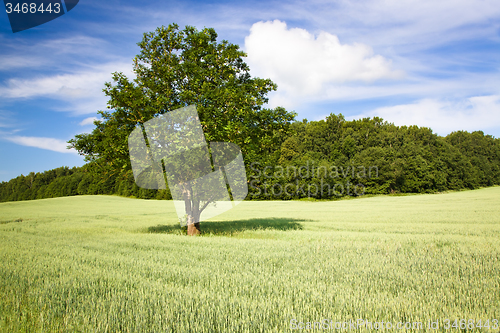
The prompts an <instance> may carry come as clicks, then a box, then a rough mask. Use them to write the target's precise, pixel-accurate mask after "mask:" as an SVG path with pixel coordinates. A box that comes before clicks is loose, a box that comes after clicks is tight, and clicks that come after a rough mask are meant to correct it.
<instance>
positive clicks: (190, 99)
mask: <svg viewBox="0 0 500 333" xmlns="http://www.w3.org/2000/svg"><path fill="white" fill-rule="evenodd" d="M138 45H139V47H140V49H141V52H140V53H139V54H138V55H137V56H136V57H135V58H134V59H133V71H134V73H135V78H133V79H129V78H128V77H127V76H126V75H125V74H123V73H121V72H115V73H113V82H107V83H105V89H104V90H103V91H104V93H105V94H106V96H108V97H109V101H108V109H110V111H98V113H99V114H100V115H101V119H100V120H98V121H96V122H95V125H96V128H95V129H94V131H93V132H92V133H90V134H79V135H76V136H75V138H74V139H72V140H70V141H69V144H70V146H69V147H72V148H75V149H76V150H77V151H78V152H79V153H80V154H81V155H84V156H85V158H86V160H87V161H88V162H91V163H94V164H95V165H96V168H97V170H99V173H100V174H103V175H104V174H106V175H108V176H111V175H115V174H116V173H117V172H118V173H119V172H122V171H123V170H130V162H129V155H128V149H127V137H128V135H129V134H130V133H131V132H132V130H133V129H134V128H135V127H136V126H137V125H139V124H143V123H144V122H146V121H148V120H150V119H152V118H153V117H156V116H158V115H161V114H164V113H166V112H169V111H171V110H174V109H178V108H181V107H185V106H188V105H196V108H197V110H198V113H199V116H200V121H201V124H202V126H203V131H204V133H205V136H206V139H207V141H225V142H232V143H235V144H238V145H239V146H240V147H241V148H242V150H243V153H244V156H245V158H247V159H255V158H258V157H259V156H262V153H263V152H269V151H274V150H275V149H274V148H275V146H276V145H279V144H281V142H280V134H282V133H284V132H285V131H286V129H287V127H288V126H289V124H290V122H291V121H293V120H294V118H295V114H294V113H292V112H288V111H286V110H285V109H284V108H279V107H278V108H275V109H264V108H263V107H262V106H263V105H264V104H265V103H267V101H268V99H267V97H266V96H267V94H268V93H269V92H270V91H273V90H276V88H277V86H276V84H274V83H273V82H272V81H271V80H270V79H261V78H253V77H251V75H250V73H249V71H250V69H249V67H248V65H247V64H246V63H245V62H244V61H243V57H244V56H246V55H245V53H244V52H243V51H241V50H240V49H239V47H238V45H235V44H231V43H229V42H228V41H225V40H223V41H222V42H218V41H217V33H216V32H215V30H214V29H212V28H205V29H203V30H201V31H198V30H197V29H196V28H194V27H191V26H187V27H185V29H184V30H180V29H179V26H178V25H176V24H171V25H169V26H168V27H164V26H162V27H159V28H158V29H156V31H154V32H150V33H145V34H144V37H143V39H142V41H141V42H139V43H138Z"/></svg>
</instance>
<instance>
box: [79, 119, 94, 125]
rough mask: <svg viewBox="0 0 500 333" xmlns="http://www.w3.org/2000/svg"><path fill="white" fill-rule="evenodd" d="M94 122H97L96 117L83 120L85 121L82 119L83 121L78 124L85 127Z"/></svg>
mask: <svg viewBox="0 0 500 333" xmlns="http://www.w3.org/2000/svg"><path fill="white" fill-rule="evenodd" d="M95 120H97V118H96V117H89V118H85V119H83V120H82V121H81V122H80V125H81V126H85V125H93V124H94V121H95Z"/></svg>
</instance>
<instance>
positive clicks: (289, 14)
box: [0, 0, 500, 181]
mask: <svg viewBox="0 0 500 333" xmlns="http://www.w3.org/2000/svg"><path fill="white" fill-rule="evenodd" d="M171 23H177V24H178V25H179V26H180V27H181V28H183V27H184V26H186V25H190V26H195V27H196V28H198V29H199V30H201V29H203V28H204V27H210V28H214V29H215V30H216V32H217V33H218V36H219V40H220V41H222V40H228V41H229V42H231V43H233V44H238V45H239V46H240V48H241V49H242V50H243V51H245V52H246V54H247V57H246V58H245V61H246V62H247V64H248V65H249V66H250V69H251V74H252V75H253V76H257V77H262V78H270V79H272V80H273V81H274V82H275V83H276V84H277V85H278V90H277V91H276V92H273V93H271V94H270V95H269V105H267V107H276V106H283V107H285V108H286V109H287V110H290V111H295V112H296V113H297V114H298V117H297V119H299V120H300V119H304V118H306V119H308V120H320V119H324V118H325V117H326V116H327V115H329V114H331V113H335V114H339V113H342V114H343V115H344V116H345V117H346V118H347V119H349V120H351V119H359V118H364V117H374V116H378V117H381V118H383V119H384V120H386V121H388V122H390V123H394V124H396V125H418V126H425V127H430V128H431V129H432V130H433V131H434V133H437V134H438V135H441V136H446V135H447V134H449V133H451V132H453V131H456V130H466V131H469V132H472V131H477V130H481V131H483V132H484V133H485V134H490V135H492V136H494V137H496V138H499V137H500V75H499V74H500V6H499V5H498V0H476V1H472V0H471V1H466V0H440V1H435V0H431V1H429V0H372V1H365V0H357V1H348V0H338V1H335V0H333V1H332V0H329V1H324V0H307V1H274V0H270V1H269V0H266V1H238V0H236V1H234V0H233V1H225V0H222V1H217V0H212V1H194V0H183V1H175V0H174V1H156V0H150V1H147V2H139V1H118V0H109V1H98V0H80V2H79V3H78V5H77V6H76V7H74V8H73V9H72V10H71V11H70V12H67V13H66V14H65V15H63V16H61V17H59V18H57V19H55V20H53V21H50V22H47V23H45V24H43V25H40V26H37V27H34V28H32V29H28V30H24V31H20V32H17V33H13V32H12V30H11V27H10V23H9V19H8V16H7V13H6V12H3V13H2V14H0V181H8V180H9V179H11V178H15V177H17V176H19V175H20V174H24V175H26V174H28V173H29V172H31V171H33V172H43V171H45V170H49V169H53V168H57V167H60V166H69V167H73V166H81V165H83V164H84V160H83V157H82V156H80V155H78V154H77V152H76V151H74V150H68V149H66V146H67V141H68V140H70V139H71V138H73V137H74V136H75V135H77V134H81V133H90V132H91V131H92V129H93V128H94V125H93V120H94V119H97V118H98V114H97V111H98V110H105V109H106V103H107V98H106V96H105V95H104V93H103V92H102V89H103V88H104V83H105V82H110V81H111V75H112V73H113V72H123V73H124V74H126V75H127V76H129V77H131V78H132V77H133V76H134V73H133V72H132V59H133V57H134V56H135V55H137V54H138V53H139V51H140V50H139V47H138V46H137V43H138V42H140V41H141V39H142V36H143V33H145V32H151V31H154V30H155V29H156V28H157V27H159V26H162V25H165V26H168V25H169V24H171Z"/></svg>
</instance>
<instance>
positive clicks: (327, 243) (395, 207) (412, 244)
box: [0, 187, 500, 332]
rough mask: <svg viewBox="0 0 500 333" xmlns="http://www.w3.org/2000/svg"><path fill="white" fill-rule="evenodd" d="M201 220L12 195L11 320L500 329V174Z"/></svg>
mask: <svg viewBox="0 0 500 333" xmlns="http://www.w3.org/2000/svg"><path fill="white" fill-rule="evenodd" d="M201 228H202V236H200V237H188V236H186V235H185V234H184V233H185V231H183V230H181V228H180V226H179V223H178V221H177V216H176V214H175V209H174V206H173V203H172V202H171V201H155V200H138V199H129V198H122V197H116V196H76V197H65V198H55V199H43V200H36V201H23V202H7V203H0V265H1V266H0V297H1V298H0V331H1V332H288V331H293V328H298V327H299V326H298V325H300V324H299V323H303V326H300V327H302V328H304V329H303V330H297V331H335V327H334V325H335V323H342V322H344V323H346V322H349V321H351V322H354V321H357V320H363V321H369V322H373V323H375V322H381V321H384V322H391V325H394V326H395V325H396V323H399V322H400V323H408V322H409V323H418V322H421V323H423V327H422V328H421V329H417V328H418V326H417V328H412V329H408V326H407V329H406V331H417V330H418V331H422V332H423V331H429V332H437V331H447V332H450V331H456V330H457V328H458V329H460V321H456V322H454V320H456V319H457V320H466V321H462V327H461V328H462V329H463V328H464V327H465V326H467V327H465V329H464V331H465V330H468V331H472V330H474V331H491V332H495V331H497V332H498V331H499V328H498V320H499V319H500V241H499V239H500V187H492V188H485V189H480V190H474V191H462V192H451V193H442V194H426V195H408V196H375V197H364V198H358V199H352V200H340V201H279V202H278V201H274V202H273V201H264V202H262V201H260V202H259V201H245V202H243V203H241V204H240V205H238V206H237V207H236V208H234V209H232V210H230V211H228V212H226V213H224V214H222V215H219V216H217V217H215V218H212V219H211V220H209V221H204V222H202V223H201ZM325 320H326V321H325ZM471 320H472V321H471ZM480 320H481V321H480ZM487 320H488V326H486V325H485V324H486V321H487ZM495 320H497V321H496V322H495ZM429 321H432V322H436V321H437V324H438V325H439V326H438V329H437V330H436V329H429V328H428V323H429ZM308 322H309V324H311V323H312V324H311V325H313V326H309V328H310V329H306V328H308V327H307V326H306V325H308V324H307V323H308ZM315 322H316V325H318V326H314V323H315ZM319 322H321V323H322V325H323V327H319ZM325 323H327V324H328V323H330V324H328V327H325V326H324V324H325ZM447 323H448V326H451V325H453V324H454V323H455V327H450V329H449V330H446V329H445V325H446V324H447ZM464 323H465V324H464ZM471 323H473V324H471ZM478 323H479V325H477V324H478ZM495 323H496V326H495ZM470 325H472V326H470ZM472 327H474V328H472ZM373 330H374V329H370V328H369V327H367V326H359V327H356V329H353V328H352V326H351V327H350V328H348V327H347V329H344V330H342V331H359V332H361V331H373ZM379 331H391V330H388V329H385V330H384V329H382V330H379ZM392 331H398V330H395V329H392ZM399 331H402V330H399Z"/></svg>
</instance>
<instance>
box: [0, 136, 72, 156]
mask: <svg viewBox="0 0 500 333" xmlns="http://www.w3.org/2000/svg"><path fill="white" fill-rule="evenodd" d="M4 139H6V140H8V141H10V142H13V143H15V144H18V145H21V146H28V147H36V148H41V149H46V150H52V151H56V152H59V153H69V154H77V151H76V150H75V149H73V148H72V149H67V148H66V147H67V146H68V144H67V143H66V141H64V140H60V139H54V138H40V137H34V136H17V135H14V136H9V137H5V138H4Z"/></svg>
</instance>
